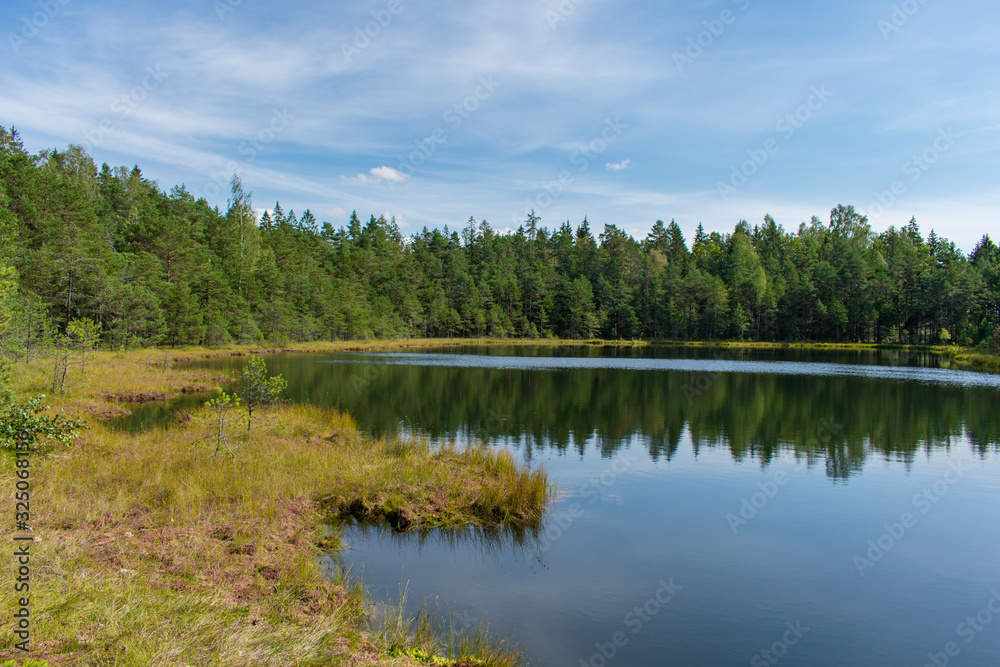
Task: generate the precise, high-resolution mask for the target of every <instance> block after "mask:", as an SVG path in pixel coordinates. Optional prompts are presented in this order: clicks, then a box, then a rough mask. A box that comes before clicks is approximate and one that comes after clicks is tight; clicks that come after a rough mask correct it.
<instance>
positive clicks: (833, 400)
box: [269, 348, 1000, 479]
mask: <svg viewBox="0 0 1000 667" xmlns="http://www.w3.org/2000/svg"><path fill="white" fill-rule="evenodd" d="M588 351H589V352H590V353H591V354H593V353H594V351H593V350H588ZM628 352H629V356H628V358H626V359H621V358H620V356H619V357H615V356H599V357H589V358H583V357H579V358H578V357H572V358H570V357H565V356H554V355H551V354H550V355H548V356H544V357H529V356H524V355H522V356H517V357H515V356H512V355H480V356H477V357H471V358H470V357H466V356H460V355H445V354H433V355H419V354H416V355H415V354H405V355H391V354H369V355H338V356H335V357H333V358H331V357H318V356H316V355H282V356H278V357H273V358H271V359H270V360H269V367H270V369H271V372H272V373H281V374H282V375H283V376H284V377H285V378H286V379H288V380H289V394H290V397H291V398H292V400H295V401H302V402H310V403H316V404H320V405H334V406H337V407H339V408H340V409H342V410H345V411H347V412H349V413H351V414H352V415H354V416H355V417H356V418H357V419H358V421H359V423H360V424H361V426H362V428H364V429H366V430H368V431H370V432H373V433H376V434H383V433H392V432H395V431H396V430H398V429H399V425H400V420H402V422H403V424H404V425H405V427H406V428H408V429H410V430H411V431H412V432H414V433H418V434H421V435H425V436H429V437H430V438H431V439H432V440H434V441H437V442H444V441H454V442H458V443H462V442H468V441H472V440H482V441H485V442H491V443H505V444H507V445H509V446H512V447H516V448H518V449H520V450H521V451H522V454H523V456H524V457H525V458H526V459H527V460H533V459H535V458H537V457H538V456H542V455H545V454H546V453H548V452H554V453H558V454H575V455H577V456H582V455H583V451H584V443H587V442H596V443H597V445H598V449H599V451H600V454H601V455H602V456H604V457H610V456H613V455H614V454H615V453H616V452H617V451H619V450H620V449H621V448H622V447H623V446H625V445H627V444H628V443H631V442H633V441H636V440H638V441H641V442H643V443H644V444H645V446H646V447H647V448H648V450H649V455H650V457H651V458H652V459H653V460H654V461H658V460H661V459H663V460H667V461H669V460H671V459H672V458H673V457H674V456H676V453H677V449H678V447H679V445H680V443H681V441H682V439H683V436H684V434H685V433H688V434H689V435H690V437H691V441H692V445H693V447H694V448H695V450H696V452H697V451H698V450H699V449H702V448H725V449H728V450H729V452H730V454H731V455H732V457H733V458H734V459H735V460H737V461H743V460H748V459H749V460H755V461H759V462H760V463H761V465H767V464H769V463H770V462H771V461H773V460H774V458H775V457H776V456H777V455H779V454H780V453H783V452H790V453H793V454H794V455H795V456H796V457H798V458H800V459H802V460H807V461H816V462H818V461H821V460H822V461H824V462H825V465H826V469H827V472H828V475H829V476H830V477H832V478H836V479H843V478H846V477H849V476H851V475H852V474H854V473H856V472H857V471H859V470H861V469H862V467H863V465H864V462H865V461H866V459H868V458H871V457H876V458H879V459H892V460H899V461H903V462H904V463H905V462H907V461H912V460H913V459H914V458H915V457H916V456H918V455H919V454H920V453H921V452H927V451H930V450H932V449H936V448H950V447H952V446H954V445H955V444H957V443H964V442H966V441H968V442H969V443H971V445H972V447H973V448H974V450H975V451H976V452H977V453H978V454H979V455H983V454H985V453H986V452H988V451H991V450H993V449H995V448H997V446H998V443H1000V420H997V419H996V418H995V417H994V415H995V411H996V406H997V399H998V392H997V385H998V384H1000V377H998V376H996V375H988V374H977V373H967V372H962V371H954V370H948V369H941V368H925V367H900V368H896V369H892V368H876V367H872V366H871V365H868V364H859V363H857V362H858V361H859V359H858V358H857V357H855V358H853V359H844V361H849V362H850V363H849V364H848V363H830V362H829V359H830V357H829V356H824V355H815V354H814V355H813V357H814V359H816V360H819V361H822V362H823V363H822V364H811V363H802V362H789V361H776V360H775V361H769V362H764V361H761V360H760V359H741V360H739V361H734V360H712V359H708V360H704V359H703V360H697V359H689V360H681V361H678V360H676V359H673V358H671V359H663V358H654V356H647V357H636V356H635V355H636V354H640V351H637V350H628ZM767 352H768V353H772V352H773V351H767ZM643 353H644V354H646V355H662V354H664V353H663V351H662V350H658V349H657V348H652V349H651V350H646V351H645V352H643ZM608 354H609V355H621V354H622V351H621V350H612V351H608ZM744 356H745V355H744ZM798 356H800V357H801V356H803V354H801V353H800V354H799V355H798ZM840 358H842V359H843V355H840ZM924 361H925V362H928V363H929V360H924ZM772 371H773V372H772ZM810 373H811V374H810Z"/></svg>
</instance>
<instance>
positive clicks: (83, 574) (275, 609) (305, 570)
mask: <svg viewBox="0 0 1000 667" xmlns="http://www.w3.org/2000/svg"><path fill="white" fill-rule="evenodd" d="M344 347H347V346H344ZM380 347H383V346H380ZM246 353H248V350H247V349H246V348H243V349H230V350H224V351H219V350H187V351H184V352H181V353H178V354H175V355H174V356H178V357H192V358H193V357H197V356H209V355H211V356H214V355H218V354H246ZM148 358H149V354H148V353H137V352H130V353H110V352H102V353H98V354H95V355H94V356H93V357H92V358H91V359H90V360H88V365H87V375H86V376H83V377H77V378H76V382H75V383H74V384H73V386H72V388H71V389H70V391H69V392H68V393H66V394H63V395H50V396H49V399H48V400H49V402H50V404H51V405H53V409H56V410H58V409H63V410H65V411H66V412H67V413H70V414H72V413H74V412H79V413H80V414H82V416H84V417H85V418H86V419H87V422H88V426H89V430H87V431H85V432H84V433H82V434H81V436H80V437H79V438H78V441H77V444H76V446H75V447H73V448H70V449H58V450H50V451H49V452H48V453H42V452H38V453H36V454H34V455H33V456H32V459H31V480H32V496H31V523H32V528H33V535H34V536H35V538H36V541H35V542H34V543H32V574H31V576H32V590H31V610H32V637H33V643H32V648H33V652H32V654H31V657H33V658H44V659H46V660H47V661H48V662H49V663H50V664H51V665H122V666H131V665H154V664H155V665H220V666H230V665H232V666H237V665H303V666H305V665H353V664H370V665H416V664H439V665H497V666H506V665H514V664H518V662H519V660H520V653H519V651H518V649H517V648H516V647H513V646H510V645H508V644H507V643H505V642H503V641H501V640H498V639H497V638H494V637H491V636H490V635H489V632H488V629H487V628H481V629H480V631H479V632H477V633H473V634H471V635H469V636H463V637H462V638H461V640H460V641H455V640H454V638H450V639H449V638H448V637H437V636H434V635H433V633H431V631H430V629H431V627H432V626H433V624H432V623H430V622H429V621H428V619H427V614H424V617H423V618H422V619H421V617H420V616H419V615H418V617H416V618H409V617H407V616H406V615H405V614H403V612H402V609H403V605H402V602H401V603H400V606H399V608H398V609H397V610H396V612H395V614H393V615H392V617H393V618H394V619H395V622H394V624H390V625H386V620H385V619H373V618H372V616H371V614H370V613H369V611H370V609H371V608H372V605H371V603H370V600H369V599H368V597H367V592H366V591H365V589H364V588H363V587H362V586H361V585H360V584H358V583H357V582H356V581H353V580H352V579H351V578H349V577H347V576H345V575H337V576H336V577H335V578H333V579H330V578H327V577H326V576H324V574H323V572H322V570H321V566H320V564H319V556H320V555H321V553H322V550H323V549H326V550H336V548H337V546H338V544H339V540H338V539H337V537H338V536H337V532H336V531H334V532H333V533H332V535H329V536H328V535H325V533H326V530H325V528H324V524H325V523H326V522H328V521H330V520H331V518H337V519H345V518H350V517H354V518H359V519H363V520H368V521H373V522H388V523H389V524H390V525H392V526H394V527H395V528H396V529H397V530H409V529H425V528H428V527H435V526H443V527H453V526H463V525H466V526H469V525H471V526H484V527H497V526H514V527H519V528H521V529H523V528H524V527H525V526H528V527H530V526H537V525H538V522H539V521H540V519H541V516H542V513H543V512H544V509H545V506H546V504H547V502H548V500H549V498H550V494H551V492H552V489H551V487H550V485H549V483H548V481H547V479H546V477H545V474H544V472H542V471H540V470H531V469H528V468H526V467H525V466H523V465H521V464H518V463H517V462H516V461H515V459H514V458H513V457H512V456H511V455H510V454H509V453H507V452H504V451H497V450H492V449H488V448H484V447H475V448H470V449H468V450H457V449H453V448H444V449H440V450H432V448H431V447H430V446H429V445H428V443H426V442H423V441H419V440H405V439H401V438H387V439H381V440H372V439H369V438H366V437H363V436H362V435H360V434H359V433H358V430H357V428H356V426H355V423H354V422H353V420H352V419H351V418H350V417H349V416H348V415H344V414H341V413H338V412H336V411H333V410H326V409H320V408H316V407H311V406H299V405H283V406H280V407H277V408H274V409H271V410H269V411H267V412H266V413H265V418H264V420H262V421H261V422H255V427H254V429H253V431H252V432H251V434H250V435H249V436H248V437H246V438H243V439H241V440H237V441H235V447H234V449H235V452H236V457H235V458H230V457H228V456H219V457H217V458H213V457H212V456H211V452H212V450H213V448H214V446H213V445H212V444H210V443H209V442H206V440H205V436H206V435H207V434H208V429H206V428H204V427H203V426H202V425H201V423H200V417H201V415H199V414H198V413H195V414H191V415H189V416H188V418H187V419H185V420H184V421H182V422H180V423H178V424H177V425H175V426H173V427H171V428H169V429H162V428H160V429H156V430H151V431H146V432H143V433H140V434H136V435H126V434H122V433H119V432H115V431H112V430H110V429H108V428H106V427H105V426H104V424H103V422H102V419H103V418H107V417H108V416H112V415H115V414H121V413H123V412H125V411H127V410H128V409H129V405H130V402H131V401H134V400H136V395H137V394H143V395H145V394H155V395H157V396H161V395H162V396H166V397H170V396H173V395H176V394H179V393H182V392H185V391H191V390H192V389H202V388H205V389H207V388H214V387H216V386H218V385H219V384H222V383H224V382H225V381H227V380H228V377H227V376H226V375H224V374H223V373H221V372H215V371H205V370H182V369H173V368H169V364H165V365H164V364H161V365H159V366H157V365H155V364H149V363H148ZM164 366H167V367H166V368H165V367H164ZM48 370H49V369H48V368H47V367H46V366H44V365H42V364H37V365H32V366H31V367H24V366H23V365H22V366H20V367H18V368H17V372H18V380H17V381H18V387H17V389H18V391H19V392H20V394H21V395H28V394H36V393H40V392H41V391H42V390H43V387H44V384H45V382H47V380H48ZM241 431H242V429H240V428H238V427H234V428H233V432H234V433H238V432H241ZM0 465H2V468H3V477H4V478H5V479H8V480H9V481H10V484H11V488H12V485H13V480H14V457H13V456H11V455H10V454H9V453H6V452H5V453H3V454H0ZM13 500H14V499H13V497H12V494H10V493H6V494H4V499H3V503H2V512H3V513H4V516H7V517H12V516H13V512H14V506H13V505H14V502H13ZM13 567H14V565H13V559H11V558H4V559H0V581H4V582H12V581H13V579H14V576H15V574H14V570H13ZM16 604H17V600H16V597H15V593H14V591H13V586H11V585H6V584H5V585H3V586H0V607H2V608H3V610H4V612H3V615H2V617H0V661H2V660H5V659H14V658H21V657H22V656H21V655H19V652H18V651H16V649H15V648H14V642H15V639H14V638H13V634H12V629H13V628H12V623H11V613H12V611H13V609H14V608H15V606H16ZM8 612H11V613H8ZM415 624H416V625H415Z"/></svg>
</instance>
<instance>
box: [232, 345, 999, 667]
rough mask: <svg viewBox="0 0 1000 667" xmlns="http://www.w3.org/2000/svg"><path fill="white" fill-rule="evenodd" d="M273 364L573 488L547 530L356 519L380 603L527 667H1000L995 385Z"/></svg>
mask: <svg viewBox="0 0 1000 667" xmlns="http://www.w3.org/2000/svg"><path fill="white" fill-rule="evenodd" d="M226 363H238V362H226ZM268 366H269V369H270V371H271V372H272V373H281V374H282V375H283V376H284V377H285V378H286V379H287V380H288V381H289V395H290V397H291V398H292V399H293V400H297V401H305V402H313V403H317V404H321V405H336V406H338V407H340V408H341V409H343V410H346V411H348V412H350V413H351V414H352V415H354V417H355V418H356V419H357V421H358V423H359V425H360V427H361V428H362V429H363V430H366V431H368V432H371V433H374V434H383V433H392V432H396V431H400V430H401V431H403V432H407V433H413V434H417V435H422V436H426V437H428V438H430V439H431V440H432V441H434V442H437V443H443V442H457V443H466V442H469V441H473V440H483V441H486V442H488V443H490V444H491V445H492V446H497V447H507V448H509V449H511V450H512V451H514V452H516V453H517V454H518V456H520V457H521V458H522V459H523V460H524V461H527V462H530V463H531V464H532V465H542V466H544V467H545V469H546V470H547V471H548V473H549V474H550V476H551V479H552V480H553V481H554V482H555V483H556V484H557V485H558V487H559V493H558V497H557V499H556V501H555V502H554V503H553V505H552V507H551V509H550V511H549V513H548V515H547V517H546V519H545V521H544V523H543V525H542V527H541V528H540V530H539V531H538V532H537V533H532V532H531V531H528V533H527V534H524V533H522V534H514V533H508V532H503V531H500V532H482V531H463V532H458V533H442V532H430V533H423V534H417V533H412V534H402V535H399V534H395V533H393V532H391V531H387V530H382V529H373V528H366V527H361V526H349V527H347V528H345V529H344V536H345V543H346V544H347V545H349V548H347V549H345V550H344V551H343V553H342V554H341V555H340V558H339V562H337V563H335V564H333V566H341V567H349V568H351V569H352V570H353V572H354V573H355V574H356V575H358V576H361V577H362V578H363V579H364V580H365V581H366V582H368V583H369V584H370V585H371V587H372V590H373V595H374V598H375V601H376V602H379V601H385V602H393V601H395V600H398V599H399V597H400V594H401V592H404V591H405V593H406V597H407V604H408V606H410V607H411V608H412V609H414V610H416V609H419V608H421V607H429V608H431V609H434V610H437V611H438V612H440V614H441V615H442V617H446V618H448V619H449V620H448V622H449V623H450V626H451V629H452V630H453V631H454V632H457V633H460V632H464V631H467V630H468V629H470V628H472V627H474V626H476V625H478V624H479V623H480V622H481V621H482V620H483V619H487V618H488V619H489V621H490V625H491V628H492V629H493V630H494V631H496V632H498V633H500V634H502V635H504V636H506V637H508V638H510V639H512V640H514V641H516V642H519V643H522V644H523V645H525V646H526V647H527V653H526V655H527V657H528V659H529V664H532V665H553V666H554V665H572V666H577V665H591V666H593V667H600V666H602V665H611V664H619V665H684V666H689V667H690V666H701V665H705V666H719V665H751V666H756V665H775V664H783V665H811V666H827V665H829V666H834V665H838V666H848V665H850V666H852V667H853V666H856V665H915V666H918V667H919V666H921V665H925V664H930V665H937V666H938V667H940V666H941V665H946V664H951V665H995V664H998V663H1000V548H998V547H1000V537H998V532H997V525H998V521H997V519H998V516H1000V462H998V443H1000V416H998V410H997V407H998V398H1000V394H998V388H1000V376H997V375H991V374H982V373H972V372H965V371H957V370H952V369H949V368H947V362H946V361H945V360H943V359H940V358H937V357H934V356H932V355H926V354H909V353H904V352H891V351H880V352H812V351H810V352H806V351H724V350H722V351H720V350H716V351H712V350H704V349H689V348H657V347H650V348H594V347H583V346H580V347H567V348H552V347H528V348H524V347H509V348H460V349H454V350H449V351H447V352H440V351H432V352H428V353H419V352H417V353H414V352H406V353H355V354H336V355H314V354H313V355H290V354H286V355H278V356H274V357H271V358H269V360H268Z"/></svg>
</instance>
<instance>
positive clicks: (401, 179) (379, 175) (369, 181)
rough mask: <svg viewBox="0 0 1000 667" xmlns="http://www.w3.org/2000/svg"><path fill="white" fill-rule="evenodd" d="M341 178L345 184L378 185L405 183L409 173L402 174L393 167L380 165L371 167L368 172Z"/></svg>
mask: <svg viewBox="0 0 1000 667" xmlns="http://www.w3.org/2000/svg"><path fill="white" fill-rule="evenodd" d="M369 174H370V175H369ZM343 180H344V183H346V184H347V185H378V184H379V183H383V182H385V183H405V182H406V181H408V180H410V175H409V174H404V173H403V172H401V171H399V170H397V169H393V168H392V167H387V166H385V165H382V166H381V167H372V168H371V169H370V170H369V171H368V174H358V175H357V176H355V177H354V178H346V177H344V179H343Z"/></svg>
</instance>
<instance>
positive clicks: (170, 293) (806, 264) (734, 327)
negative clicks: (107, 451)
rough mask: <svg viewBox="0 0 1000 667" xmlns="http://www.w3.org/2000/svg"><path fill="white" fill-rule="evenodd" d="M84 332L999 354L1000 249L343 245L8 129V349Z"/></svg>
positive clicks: (934, 240)
mask: <svg viewBox="0 0 1000 667" xmlns="http://www.w3.org/2000/svg"><path fill="white" fill-rule="evenodd" d="M81 322H84V323H89V324H88V326H92V327H94V330H95V332H96V336H97V338H98V339H99V341H100V343H101V344H102V345H103V346H105V347H109V348H113V349H118V348H122V347H140V346H152V345H168V346H177V345H196V344H201V345H209V346H217V345H224V344H228V343H234V342H235V343H255V342H261V341H268V342H272V343H277V344H281V343H285V342H290V341H314V340H330V339H361V338H372V337H377V338H388V337H440V338H446V337H484V336H488V337H497V338H506V337H510V338H513V337H524V338H541V337H558V338H565V339H590V338H595V337H599V338H605V339H646V340H685V341H686V340H709V341H710V340H724V339H725V340H751V341H805V342H808V341H814V342H874V343H906V344H941V343H953V344H959V345H967V346H968V345H980V346H981V347H983V348H986V349H989V350H990V351H998V349H997V348H998V347H1000V332H998V326H1000V250H998V248H997V246H996V244H995V243H994V242H993V241H992V240H991V239H990V238H989V236H988V235H984V236H983V237H982V240H981V241H980V242H979V243H978V244H977V245H976V247H975V248H974V249H973V250H972V252H971V253H969V254H968V255H966V254H964V253H963V252H962V251H961V250H959V249H958V248H957V247H956V246H955V244H954V243H952V242H949V241H948V240H947V239H945V238H943V237H941V236H939V235H937V234H936V233H935V232H934V231H931V232H930V233H929V234H928V235H927V236H926V238H925V237H924V236H923V235H922V233H921V231H920V229H919V227H918V224H917V221H916V220H915V219H914V220H911V221H910V223H909V224H908V225H906V226H905V227H903V228H898V229H897V228H893V227H890V228H889V229H887V230H885V231H883V232H881V233H879V232H876V231H873V230H872V228H871V226H870V224H869V222H868V220H867V219H866V218H865V217H864V216H863V215H860V214H859V213H858V212H857V211H856V210H855V209H854V207H852V206H845V205H838V206H836V207H835V208H833V210H832V211H831V213H830V216H829V220H828V221H822V220H820V219H819V218H817V217H813V218H812V220H811V221H809V222H804V223H802V224H800V225H799V226H798V229H796V230H795V231H786V230H785V229H784V228H783V227H782V226H781V225H779V224H777V223H776V222H775V221H774V220H773V219H772V218H771V217H770V216H766V217H765V218H764V219H763V220H762V221H761V222H759V223H755V224H753V225H751V224H750V223H749V222H747V221H745V220H740V221H739V222H738V223H737V224H736V225H735V228H734V229H733V231H732V233H727V234H720V233H718V232H712V233H706V232H705V230H704V228H703V227H702V226H701V225H699V226H698V229H697V232H696V233H695V235H694V238H693V239H692V240H691V242H690V244H689V243H688V241H687V240H686V239H685V238H684V235H683V233H682V232H681V229H680V226H679V225H677V224H676V223H675V222H673V221H671V222H670V223H664V222H663V221H662V220H657V221H656V222H655V223H654V224H652V227H651V229H650V231H649V233H648V234H647V236H646V237H645V238H643V239H635V238H633V237H632V236H631V235H629V234H628V233H626V232H625V231H623V229H622V228H621V227H619V226H617V225H615V224H604V225H603V228H602V229H591V226H590V223H589V222H588V220H587V219H586V218H584V219H583V221H582V222H581V223H580V224H578V225H576V226H575V227H574V226H573V225H572V224H571V223H570V222H569V221H566V222H563V223H562V224H560V225H559V226H558V227H555V228H551V229H550V228H548V227H544V226H542V225H541V218H540V217H538V216H537V215H535V213H534V212H532V213H531V214H530V215H528V216H527V219H526V220H525V221H524V223H523V224H522V225H521V226H520V227H519V228H518V229H517V230H516V231H509V230H507V231H501V230H497V229H494V228H492V227H491V226H490V224H489V223H488V222H487V221H486V220H481V221H477V220H475V219H474V218H473V217H470V218H469V219H468V221H467V222H466V223H464V225H463V223H459V224H458V225H457V229H456V230H454V231H449V229H448V227H447V226H445V227H444V229H443V230H439V229H434V230H428V229H426V228H424V229H423V230H421V231H420V232H419V233H416V234H414V235H412V236H404V234H403V233H402V232H401V231H400V228H399V226H398V225H397V224H396V222H395V220H394V219H391V220H386V219H385V217H382V216H380V217H378V218H376V217H375V216H370V217H369V218H368V220H367V221H363V219H362V218H360V217H359V216H358V215H357V214H356V213H355V214H352V215H351V217H350V220H349V221H347V223H346V225H342V226H340V227H334V225H333V224H331V223H329V222H322V223H321V222H319V221H318V220H317V219H316V217H315V216H314V215H313V213H312V212H311V211H309V210H305V211H303V212H302V213H301V214H296V213H295V212H294V211H291V210H289V211H287V212H286V211H284V210H283V209H282V207H281V205H280V203H276V204H275V205H274V207H273V208H271V209H269V210H268V211H267V212H266V213H264V214H263V215H262V216H259V217H258V216H257V214H256V213H255V208H254V204H253V202H252V199H251V194H250V193H248V192H246V191H245V190H244V188H243V185H242V183H241V181H240V179H239V177H238V176H236V175H234V176H233V180H232V183H231V195H230V197H229V201H228V206H227V209H226V210H221V209H220V208H218V207H213V206H211V205H210V204H209V203H208V202H207V201H206V200H204V199H196V198H195V197H194V196H192V195H191V193H190V192H188V191H187V190H186V189H185V187H184V186H183V185H180V186H175V187H173V188H171V189H170V191H169V192H167V191H164V190H161V189H160V186H159V185H158V184H157V183H156V182H155V181H152V180H149V179H147V178H145V177H144V176H143V175H142V172H141V171H140V169H139V168H138V167H137V166H136V167H133V168H131V169H129V168H126V167H116V168H112V167H109V166H108V165H107V164H103V165H102V166H101V167H100V169H98V168H97V166H96V165H95V163H94V161H93V159H92V158H91V157H90V156H88V155H87V154H86V152H85V151H84V150H83V149H82V148H81V147H80V146H76V145H70V146H69V147H68V148H67V149H66V150H65V151H58V150H44V151H41V152H40V153H38V154H30V153H28V152H27V151H26V150H25V149H24V146H23V143H22V141H21V139H20V137H19V136H18V133H17V132H16V130H14V129H13V128H11V129H9V130H7V129H5V128H3V127H0V324H2V325H3V326H0V332H2V333H0V346H2V351H3V352H4V353H5V354H6V355H7V356H8V357H15V358H17V357H23V356H24V355H30V354H32V353H34V352H37V351H39V350H42V349H45V348H46V346H47V345H49V344H51V341H52V340H53V339H54V338H56V337H58V336H60V335H65V334H66V333H67V332H68V331H71V330H72V331H79V330H81V328H80V327H79V323H81ZM74 323H75V324H74ZM74 326H75V327H76V328H74ZM83 329H84V330H86V327H84V328H83Z"/></svg>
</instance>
